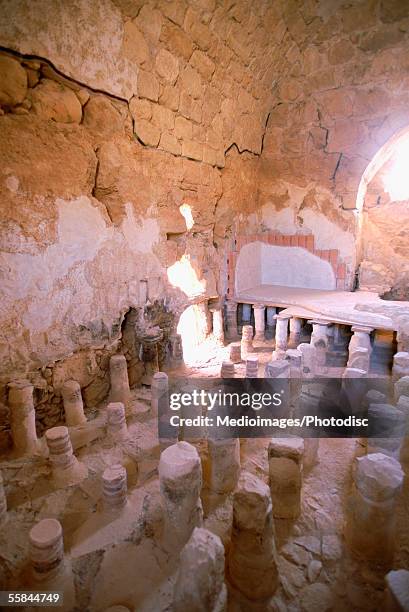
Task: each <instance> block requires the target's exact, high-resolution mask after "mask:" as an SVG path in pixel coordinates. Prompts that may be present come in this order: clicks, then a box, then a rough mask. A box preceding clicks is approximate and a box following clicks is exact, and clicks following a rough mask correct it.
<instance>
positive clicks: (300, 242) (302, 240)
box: [298, 236, 307, 249]
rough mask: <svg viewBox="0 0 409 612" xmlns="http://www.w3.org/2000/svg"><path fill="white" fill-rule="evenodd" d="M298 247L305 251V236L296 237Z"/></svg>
mask: <svg viewBox="0 0 409 612" xmlns="http://www.w3.org/2000/svg"><path fill="white" fill-rule="evenodd" d="M298 246H300V247H302V248H303V249H305V247H306V246H307V236H298Z"/></svg>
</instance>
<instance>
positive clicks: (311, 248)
mask: <svg viewBox="0 0 409 612" xmlns="http://www.w3.org/2000/svg"><path fill="white" fill-rule="evenodd" d="M305 240H306V241H305V246H306V248H307V249H308V250H309V251H311V253H313V252H314V236H306V237H305Z"/></svg>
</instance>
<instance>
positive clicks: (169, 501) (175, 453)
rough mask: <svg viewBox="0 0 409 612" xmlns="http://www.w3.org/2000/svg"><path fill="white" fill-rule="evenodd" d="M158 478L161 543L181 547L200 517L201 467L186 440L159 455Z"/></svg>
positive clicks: (200, 522)
mask: <svg viewBox="0 0 409 612" xmlns="http://www.w3.org/2000/svg"><path fill="white" fill-rule="evenodd" d="M159 479H160V487H161V497H162V502H163V509H164V519H165V527H164V534H163V536H164V544H165V546H166V548H167V549H169V550H174V549H175V548H176V549H178V548H181V547H182V546H184V545H185V544H186V542H187V540H188V539H189V538H190V535H191V533H192V531H193V529H194V528H195V527H200V526H201V524H202V519H203V511H202V503H201V501H200V496H199V494H200V490H201V486H202V467H201V463H200V458H199V455H198V453H197V450H196V449H195V447H194V446H192V445H191V444H189V443H188V442H177V443H176V444H174V445H172V446H169V447H168V448H166V449H165V450H164V451H163V452H162V453H161V456H160V461H159Z"/></svg>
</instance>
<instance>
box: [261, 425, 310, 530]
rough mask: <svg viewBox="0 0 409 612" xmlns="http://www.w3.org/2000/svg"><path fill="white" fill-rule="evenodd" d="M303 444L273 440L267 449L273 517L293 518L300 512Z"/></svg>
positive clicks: (294, 440)
mask: <svg viewBox="0 0 409 612" xmlns="http://www.w3.org/2000/svg"><path fill="white" fill-rule="evenodd" d="M303 454H304V441H303V439H302V438H295V437H294V438H273V439H272V440H271V441H270V443H269V446H268V464H269V475H270V490H271V498H272V500H273V515H274V517H275V518H287V519H295V518H297V517H298V516H299V514H300V512H301V492H302V491H301V490H302V476H303V471H302V469H303Z"/></svg>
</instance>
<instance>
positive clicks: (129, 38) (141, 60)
mask: <svg viewBox="0 0 409 612" xmlns="http://www.w3.org/2000/svg"><path fill="white" fill-rule="evenodd" d="M122 50H123V53H124V55H125V56H126V57H127V58H129V60H131V61H132V62H136V63H137V64H139V65H140V66H144V65H145V64H147V63H148V62H149V59H150V53H149V47H148V45H147V43H146V40H145V38H144V36H143V34H142V32H141V31H140V30H139V29H138V28H137V27H136V25H135V24H134V23H133V21H126V22H125V24H124V38H123V42H122Z"/></svg>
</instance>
